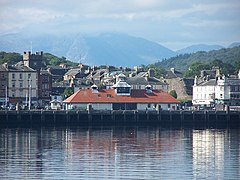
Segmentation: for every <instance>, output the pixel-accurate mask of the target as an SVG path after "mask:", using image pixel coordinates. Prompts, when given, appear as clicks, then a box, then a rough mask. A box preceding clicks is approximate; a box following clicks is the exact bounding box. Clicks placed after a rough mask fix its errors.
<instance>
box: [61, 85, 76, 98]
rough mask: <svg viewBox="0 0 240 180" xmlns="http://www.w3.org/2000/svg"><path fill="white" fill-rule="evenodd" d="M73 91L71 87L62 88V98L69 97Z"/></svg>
mask: <svg viewBox="0 0 240 180" xmlns="http://www.w3.org/2000/svg"><path fill="white" fill-rule="evenodd" d="M73 93H74V92H73V88H71V87H66V89H65V90H64V93H63V96H64V99H66V98H68V97H70V96H71V95H72V94H73Z"/></svg>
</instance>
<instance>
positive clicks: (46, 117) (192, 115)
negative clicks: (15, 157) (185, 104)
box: [0, 110, 240, 128]
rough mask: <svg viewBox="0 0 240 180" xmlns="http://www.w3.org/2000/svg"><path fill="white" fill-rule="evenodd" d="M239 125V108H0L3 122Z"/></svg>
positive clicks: (28, 123)
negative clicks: (86, 109)
mask: <svg viewBox="0 0 240 180" xmlns="http://www.w3.org/2000/svg"><path fill="white" fill-rule="evenodd" d="M57 125H61V126H64V125H66V126H67V125H79V126H130V125H140V126H141V125H143V126H145V125H149V126H150V125H160V126H164V127H165V126H166V127H168V126H170V127H209V128H214V127H224V128H225V127H233V128H234V127H240V112H239V111H127V110H123V111H120V110H118V111H107V110H106V111H94V110H92V111H83V110H82V111H81V110H76V111H72V110H69V111H65V110H44V111H41V110H24V111H0V126H1V127H8V126H17V127H24V126H57Z"/></svg>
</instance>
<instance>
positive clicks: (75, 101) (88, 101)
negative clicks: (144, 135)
mask: <svg viewBox="0 0 240 180" xmlns="http://www.w3.org/2000/svg"><path fill="white" fill-rule="evenodd" d="M64 103H65V104H66V109H87V108H88V107H91V108H92V109H94V110H146V109H149V110H154V109H156V110H158V109H160V108H161V109H164V110H167V109H176V108H177V106H178V104H179V103H180V102H179V101H178V100H176V99H175V98H174V97H172V96H171V95H169V94H168V93H166V92H164V91H163V90H152V89H151V86H150V85H148V86H146V89H131V86H130V85H129V84H127V83H126V81H125V80H124V79H123V78H122V79H121V77H120V78H119V81H118V82H117V83H116V84H115V85H113V86H112V89H101V90H98V88H97V86H96V85H93V86H92V87H91V89H80V90H78V91H77V92H75V93H74V94H73V95H72V96H70V97H69V98H67V99H66V100H65V101H64Z"/></svg>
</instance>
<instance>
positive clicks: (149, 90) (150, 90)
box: [145, 85, 152, 94]
mask: <svg viewBox="0 0 240 180" xmlns="http://www.w3.org/2000/svg"><path fill="white" fill-rule="evenodd" d="M145 89H146V93H148V94H151V93H152V86H151V85H146V87H145Z"/></svg>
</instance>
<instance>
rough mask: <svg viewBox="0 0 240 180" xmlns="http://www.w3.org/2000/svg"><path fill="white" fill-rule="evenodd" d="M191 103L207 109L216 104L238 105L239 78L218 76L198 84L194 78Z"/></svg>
mask: <svg viewBox="0 0 240 180" xmlns="http://www.w3.org/2000/svg"><path fill="white" fill-rule="evenodd" d="M192 103H193V105H195V106H197V105H200V106H209V107H214V106H215V105H216V104H226V105H234V106H235V105H240V78H238V79H237V78H236V79H230V78H227V77H225V76H219V77H216V79H207V80H205V81H203V82H200V83H198V79H197V77H195V82H194V86H193V99H192Z"/></svg>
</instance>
